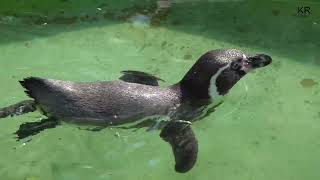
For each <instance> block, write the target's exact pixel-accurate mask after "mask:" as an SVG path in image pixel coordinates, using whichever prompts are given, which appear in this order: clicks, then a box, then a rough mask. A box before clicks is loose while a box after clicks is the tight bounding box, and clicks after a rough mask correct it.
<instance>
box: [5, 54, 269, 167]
mask: <svg viewBox="0 0 320 180" xmlns="http://www.w3.org/2000/svg"><path fill="white" fill-rule="evenodd" d="M271 62H272V59H271V57H270V56H269V55H266V54H257V55H253V56H249V55H246V54H245V53H244V52H242V51H240V50H237V49H217V50H211V51H208V52H206V53H205V54H203V55H202V56H200V58H199V59H198V60H197V61H196V62H195V64H194V65H193V66H192V67H191V69H190V70H189V71H188V72H187V73H186V74H185V76H184V77H183V78H182V79H181V80H180V81H179V82H177V83H175V84H173V85H169V86H166V87H162V86H159V83H158V81H163V80H162V79H160V78H158V77H156V76H154V75H152V74H149V73H145V72H140V71H131V70H128V71H123V72H122V74H123V75H122V76H121V77H120V80H116V81H98V82H71V81H63V80H54V79H44V78H39V77H28V78H25V79H23V80H22V81H20V84H21V85H22V86H23V87H24V88H25V92H26V94H27V95H28V96H29V97H30V98H31V99H32V100H26V101H22V102H20V103H17V104H15V105H12V106H9V107H6V108H2V109H0V117H6V116H13V115H21V114H24V113H27V112H32V111H35V110H37V109H38V110H40V111H41V112H42V113H43V114H44V115H45V116H46V117H48V118H47V119H43V120H41V121H40V122H30V123H24V124H22V125H20V128H19V130H18V131H17V132H16V134H17V135H18V138H19V139H22V138H25V137H27V136H30V135H34V134H37V133H39V132H40V131H42V130H44V129H48V128H54V127H56V126H57V125H59V124H60V122H62V121H64V122H67V123H75V124H79V125H94V126H97V127H101V128H106V127H118V126H119V127H122V126H123V125H125V124H130V126H129V127H127V128H140V127H149V128H151V129H158V130H160V131H161V132H160V137H161V139H163V140H164V141H165V142H167V143H168V144H170V146H171V148H172V152H173V155H174V159H175V171H176V172H179V173H186V172H188V171H190V170H191V169H192V168H193V167H194V165H195V163H196V161H197V155H198V140H197V138H196V136H195V133H194V132H193V130H192V128H191V125H192V123H193V122H195V121H198V120H201V119H203V118H204V117H206V116H207V115H208V114H210V113H211V112H213V111H214V110H215V108H216V107H217V106H218V105H219V104H221V102H222V99H223V97H225V96H226V95H227V94H228V92H229V91H230V89H231V88H232V87H233V86H234V85H235V84H236V83H237V82H238V81H239V80H240V79H241V78H242V77H244V76H245V75H246V74H247V73H249V72H250V71H252V70H253V69H257V68H261V67H265V66H267V65H269V64H270V63H271Z"/></svg>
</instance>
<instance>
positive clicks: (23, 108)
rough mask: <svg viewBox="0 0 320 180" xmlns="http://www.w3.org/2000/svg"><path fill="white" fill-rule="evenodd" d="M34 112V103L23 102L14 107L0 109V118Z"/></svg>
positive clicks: (31, 101) (29, 101)
mask: <svg viewBox="0 0 320 180" xmlns="http://www.w3.org/2000/svg"><path fill="white" fill-rule="evenodd" d="M35 110H36V106H35V102H34V101H33V100H25V101H21V102H19V103H16V104H14V105H11V106H8V107H4V108H1V109H0V118H5V117H8V116H18V115H22V114H26V113H28V112H33V111H35Z"/></svg>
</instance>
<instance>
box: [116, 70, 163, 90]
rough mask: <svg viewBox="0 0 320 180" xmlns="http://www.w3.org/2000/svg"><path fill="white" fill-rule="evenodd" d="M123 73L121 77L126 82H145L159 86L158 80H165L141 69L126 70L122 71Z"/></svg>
mask: <svg viewBox="0 0 320 180" xmlns="http://www.w3.org/2000/svg"><path fill="white" fill-rule="evenodd" d="M121 73H122V74H123V75H122V76H121V77H120V78H119V79H121V80H122V81H125V82H131V83H138V84H145V85H150V86H159V83H158V80H159V81H164V80H162V79H160V78H158V77H156V76H154V75H152V74H149V73H146V72H141V71H133V70H126V71H121Z"/></svg>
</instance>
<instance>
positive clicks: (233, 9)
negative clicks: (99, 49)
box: [0, 0, 320, 65]
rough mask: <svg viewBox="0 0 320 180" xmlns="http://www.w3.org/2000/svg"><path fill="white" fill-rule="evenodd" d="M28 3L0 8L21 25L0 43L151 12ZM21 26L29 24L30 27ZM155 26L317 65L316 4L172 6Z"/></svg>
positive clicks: (124, 5) (149, 5)
mask: <svg viewBox="0 0 320 180" xmlns="http://www.w3.org/2000/svg"><path fill="white" fill-rule="evenodd" d="M32 2H33V1H32ZM32 2H31V3H30V4H28V5H27V6H26V7H25V9H23V8H20V9H19V8H17V9H18V10H17V11H15V12H13V11H12V10H10V11H8V10H3V9H2V12H3V13H2V14H5V15H6V16H5V17H6V18H8V17H9V20H10V18H11V20H12V19H13V20H14V19H15V18H17V19H19V20H20V21H21V22H20V23H22V24H24V26H21V25H8V24H6V23H2V24H0V27H1V29H0V31H1V34H3V35H4V36H2V37H0V43H9V42H12V41H25V40H29V39H32V38H35V37H42V36H51V35H55V34H57V33H60V32H66V31H75V30H79V29H82V28H88V27H95V26H106V25H114V24H118V23H123V22H125V21H127V19H128V18H129V17H130V16H132V15H134V14H135V13H144V14H151V13H152V12H153V11H154V10H155V8H156V2H155V1H139V2H138V1H134V2H131V1H130V2H129V1H127V0H122V1H117V2H114V3H110V2H109V3H105V2H104V1H101V0H100V1H99V0H96V1H88V0H84V1H81V3H78V1H77V2H75V1H71V0H60V1H58V2H54V1H48V3H42V4H36V3H32ZM50 4H51V6H50ZM41 5H43V7H41ZM301 6H303V7H309V8H310V10H311V14H301V13H300V14H298V12H299V11H298V7H301ZM2 8H3V7H2ZM26 9H27V10H26ZM27 11H31V12H32V13H30V12H27ZM2 20H8V19H3V18H2ZM79 22H85V23H81V24H79ZM97 22H99V23H97ZM58 24H59V26H57V25H58ZM25 25H30V28H26V26H25ZM20 26H21V27H20ZM157 27H165V28H168V29H171V30H175V31H181V32H184V33H190V34H193V35H199V36H203V37H205V38H209V39H215V40H218V41H223V42H228V43H232V44H234V45H236V46H239V47H241V48H248V47H250V48H257V49H261V50H263V51H268V52H272V53H274V54H281V56H283V57H287V58H290V59H295V60H299V61H310V63H314V64H318V65H320V60H319V59H317V58H310V57H317V56H319V55H320V52H319V47H320V41H319V36H318V34H319V32H320V3H316V2H314V3H313V2H306V3H297V2H275V1H270V2H250V1H231V2H202V1H196V2H181V3H180V2H179V1H177V3H175V4H174V5H173V7H172V8H171V10H170V13H169V15H168V17H167V18H166V19H161V21H160V22H159V23H157V24H153V28H157ZM306 57H308V58H306Z"/></svg>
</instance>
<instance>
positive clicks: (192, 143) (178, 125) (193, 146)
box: [160, 121, 198, 173]
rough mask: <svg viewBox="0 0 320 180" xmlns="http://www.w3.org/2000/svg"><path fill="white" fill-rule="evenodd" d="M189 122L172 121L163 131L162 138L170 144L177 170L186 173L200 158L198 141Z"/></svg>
mask: <svg viewBox="0 0 320 180" xmlns="http://www.w3.org/2000/svg"><path fill="white" fill-rule="evenodd" d="M190 125H191V123H190V122H188V121H171V122H169V123H168V124H167V125H166V126H165V127H164V128H163V129H162V131H161V133H160V137H161V138H162V139H163V140H164V141H166V142H168V143H169V144H170V145H171V147H172V151H173V154H174V158H175V163H176V164H175V170H176V171H177V172H179V173H186V172H188V171H189V170H191V169H192V168H193V166H194V165H195V163H196V161H197V156H198V141H197V139H196V137H195V135H194V133H193V131H192V129H191V126H190Z"/></svg>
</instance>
